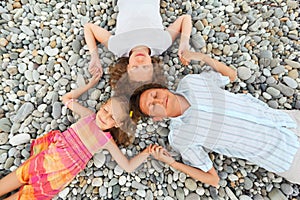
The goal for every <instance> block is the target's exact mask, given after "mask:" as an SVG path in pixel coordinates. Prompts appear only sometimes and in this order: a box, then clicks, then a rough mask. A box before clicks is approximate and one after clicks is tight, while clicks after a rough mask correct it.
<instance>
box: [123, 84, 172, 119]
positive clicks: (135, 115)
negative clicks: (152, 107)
mask: <svg viewBox="0 0 300 200" xmlns="http://www.w3.org/2000/svg"><path fill="white" fill-rule="evenodd" d="M155 88H156V89H167V87H165V86H163V85H161V84H158V83H149V84H145V85H142V86H140V87H139V88H137V89H136V90H135V91H134V92H133V94H132V95H131V97H130V102H129V104H130V112H132V116H131V117H132V120H133V121H134V122H137V121H138V120H140V119H145V118H146V117H151V116H149V115H147V114H145V113H143V112H142V110H141V107H140V98H141V95H142V94H143V93H144V92H145V91H146V90H149V89H155Z"/></svg>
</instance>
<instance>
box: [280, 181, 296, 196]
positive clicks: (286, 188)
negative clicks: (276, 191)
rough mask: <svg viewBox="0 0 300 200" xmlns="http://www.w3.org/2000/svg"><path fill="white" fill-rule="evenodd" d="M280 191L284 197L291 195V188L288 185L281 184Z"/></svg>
mask: <svg viewBox="0 0 300 200" xmlns="http://www.w3.org/2000/svg"><path fill="white" fill-rule="evenodd" d="M280 189H281V190H282V192H283V193H284V194H286V195H291V194H293V191H294V190H293V187H292V186H291V185H290V184H286V183H283V184H281V185H280Z"/></svg>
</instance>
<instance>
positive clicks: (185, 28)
mask: <svg viewBox="0 0 300 200" xmlns="http://www.w3.org/2000/svg"><path fill="white" fill-rule="evenodd" d="M167 31H168V32H169V33H170V35H171V37H172V42H174V41H175V39H176V38H177V36H178V35H179V34H180V33H181V36H180V43H179V48H178V56H179V58H180V61H181V62H182V64H184V65H187V64H188V62H187V61H185V60H184V59H182V52H183V51H184V50H188V49H189V47H190V36H191V32H192V19H191V16H190V15H182V16H180V17H179V18H177V19H176V20H175V22H173V23H172V24H171V25H170V26H169V27H168V28H167Z"/></svg>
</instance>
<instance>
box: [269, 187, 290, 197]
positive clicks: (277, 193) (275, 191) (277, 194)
mask: <svg viewBox="0 0 300 200" xmlns="http://www.w3.org/2000/svg"><path fill="white" fill-rule="evenodd" d="M268 197H269V198H270V199H272V200H288V198H286V196H285V195H284V194H283V193H282V192H281V191H280V190H279V189H278V188H273V190H272V191H271V192H270V193H269V194H268Z"/></svg>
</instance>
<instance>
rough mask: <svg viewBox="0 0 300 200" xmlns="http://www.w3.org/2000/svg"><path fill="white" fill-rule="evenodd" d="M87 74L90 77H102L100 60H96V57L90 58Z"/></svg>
mask: <svg viewBox="0 0 300 200" xmlns="http://www.w3.org/2000/svg"><path fill="white" fill-rule="evenodd" d="M89 72H90V73H91V74H92V75H95V74H100V77H101V76H102V74H103V69H102V65H101V62H100V59H99V58H98V55H96V56H92V57H91V62H90V64H89Z"/></svg>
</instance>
